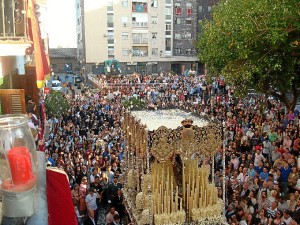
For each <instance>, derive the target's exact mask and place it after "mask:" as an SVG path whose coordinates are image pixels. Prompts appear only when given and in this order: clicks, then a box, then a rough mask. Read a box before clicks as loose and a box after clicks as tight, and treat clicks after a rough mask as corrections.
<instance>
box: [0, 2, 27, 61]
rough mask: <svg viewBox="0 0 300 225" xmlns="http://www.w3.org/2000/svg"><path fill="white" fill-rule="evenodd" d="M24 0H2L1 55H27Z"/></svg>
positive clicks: (0, 8)
mask: <svg viewBox="0 0 300 225" xmlns="http://www.w3.org/2000/svg"><path fill="white" fill-rule="evenodd" d="M25 12H26V8H25V4H24V1H21V0H14V1H7V0H0V56H13V55H25V50H26V49H27V48H28V47H30V45H31V42H30V41H29V40H28V38H27V30H26V13H25Z"/></svg>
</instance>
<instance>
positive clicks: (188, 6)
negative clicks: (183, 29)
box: [186, 3, 192, 16]
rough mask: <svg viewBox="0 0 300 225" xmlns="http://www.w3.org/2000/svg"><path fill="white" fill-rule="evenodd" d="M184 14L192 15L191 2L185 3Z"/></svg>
mask: <svg viewBox="0 0 300 225" xmlns="http://www.w3.org/2000/svg"><path fill="white" fill-rule="evenodd" d="M186 15H187V16H190V15H192V3H186Z"/></svg>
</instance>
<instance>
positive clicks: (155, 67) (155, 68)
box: [152, 64, 157, 73]
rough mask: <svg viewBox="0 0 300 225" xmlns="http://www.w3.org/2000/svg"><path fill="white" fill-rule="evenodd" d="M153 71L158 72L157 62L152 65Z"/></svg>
mask: <svg viewBox="0 0 300 225" xmlns="http://www.w3.org/2000/svg"><path fill="white" fill-rule="evenodd" d="M152 73H157V64H153V65H152Z"/></svg>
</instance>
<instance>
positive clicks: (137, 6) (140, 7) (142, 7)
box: [132, 3, 148, 13]
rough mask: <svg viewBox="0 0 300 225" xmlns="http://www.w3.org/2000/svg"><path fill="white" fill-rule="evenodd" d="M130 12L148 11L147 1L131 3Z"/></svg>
mask: <svg viewBox="0 0 300 225" xmlns="http://www.w3.org/2000/svg"><path fill="white" fill-rule="evenodd" d="M132 12H141V13H144V12H148V6H147V3H132Z"/></svg>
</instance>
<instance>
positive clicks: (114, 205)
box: [45, 76, 300, 225]
mask: <svg viewBox="0 0 300 225" xmlns="http://www.w3.org/2000/svg"><path fill="white" fill-rule="evenodd" d="M101 79H104V78H101ZM108 80H109V81H108ZM103 82H106V83H107V82H111V83H118V84H121V83H122V84H131V85H128V86H126V87H125V86H124V87H123V88H118V90H107V91H109V92H111V93H113V95H114V98H111V99H107V98H105V96H106V95H107V93H105V91H103V90H102V91H101V92H100V91H99V92H98V93H91V92H90V91H89V90H87V91H86V92H85V93H81V94H73V98H72V99H71V105H72V106H71V108H70V109H69V111H68V113H66V114H64V115H60V116H59V117H55V118H48V124H49V126H50V135H49V139H47V140H46V142H45V152H46V155H47V164H48V165H49V166H56V167H58V168H61V169H62V170H64V171H65V172H66V173H67V174H68V176H69V181H70V188H71V193H72V198H73V202H74V206H75V209H76V211H77V216H78V220H79V223H82V222H83V221H84V224H93V220H94V221H95V224H119V223H120V220H121V221H122V223H123V224H128V223H129V218H128V216H127V212H126V208H125V206H124V199H123V195H122V188H123V177H122V172H123V171H122V165H121V162H122V160H124V159H125V156H126V151H127V149H126V148H125V140H124V137H123V136H122V132H121V119H122V118H121V115H120V112H121V110H122V98H124V97H125V98H128V97H132V96H134V97H136V98H139V99H141V100H142V101H144V102H145V103H146V104H145V106H146V108H148V109H150V110H156V109H167V108H183V109H185V110H188V111H193V112H196V113H199V114H201V115H207V116H208V117H210V118H211V117H213V118H214V119H217V120H219V121H220V122H222V123H224V125H225V129H226V131H225V132H224V141H225V149H224V150H225V152H226V169H225V173H226V176H225V177H223V171H222V170H223V167H222V152H223V149H222V148H223V147H222V146H220V150H219V152H218V153H217V154H216V155H215V157H214V160H215V169H214V171H212V174H213V176H214V179H213V181H214V183H215V185H216V186H217V187H218V188H219V197H220V198H222V191H223V190H222V187H223V185H222V184H223V182H225V183H226V190H225V192H226V202H225V204H226V213H225V216H226V218H227V221H228V223H229V224H231V225H237V224H240V225H252V224H253V225H254V224H255V225H258V224H260V225H271V224H280V225H283V224H285V225H295V224H299V223H300V194H299V192H300V179H299V172H298V170H299V167H298V164H297V163H298V155H299V148H300V138H299V121H300V120H299V112H298V111H297V110H296V111H286V110H285V107H284V106H283V104H282V103H280V102H279V101H278V100H276V99H270V98H267V97H266V96H262V95H256V94H252V95H249V96H247V97H246V98H243V99H239V98H236V97H235V96H234V89H233V88H231V87H230V86H228V85H226V83H225V81H224V79H222V78H216V79H215V80H214V81H213V82H212V83H208V82H207V81H206V80H205V77H183V76H170V77H152V76H143V77H140V76H133V77H130V78H111V79H109V78H106V80H105V81H104V80H103ZM208 160H210V163H211V159H208ZM101 215H102V216H101ZM103 215H105V218H103ZM91 221H92V223H91Z"/></svg>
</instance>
